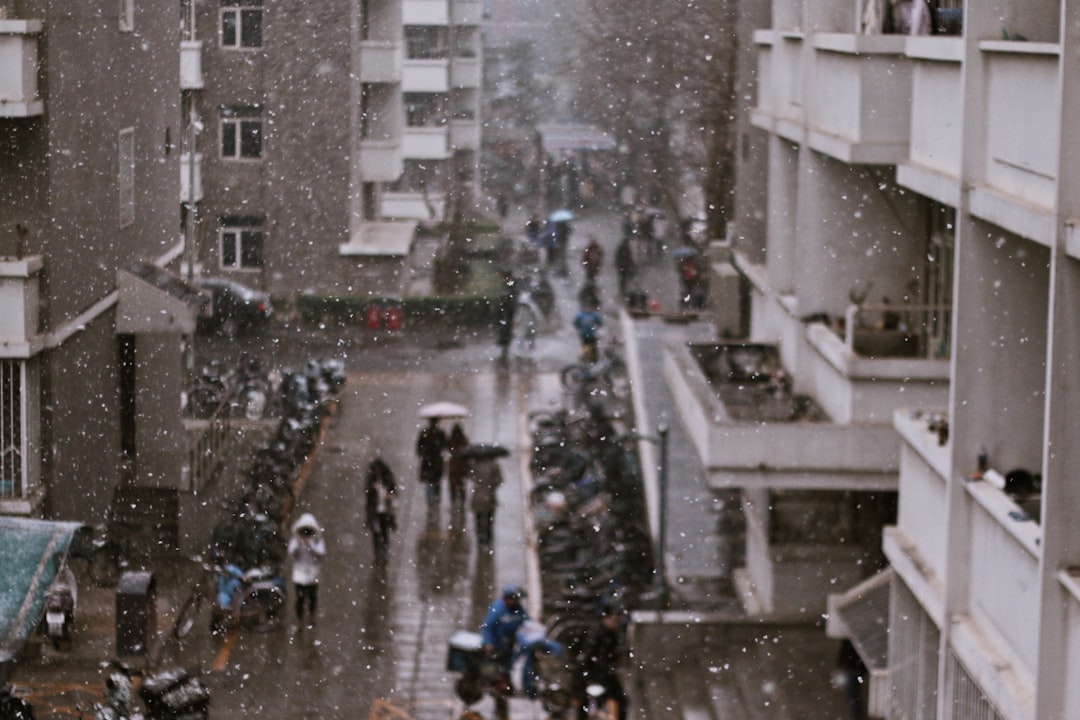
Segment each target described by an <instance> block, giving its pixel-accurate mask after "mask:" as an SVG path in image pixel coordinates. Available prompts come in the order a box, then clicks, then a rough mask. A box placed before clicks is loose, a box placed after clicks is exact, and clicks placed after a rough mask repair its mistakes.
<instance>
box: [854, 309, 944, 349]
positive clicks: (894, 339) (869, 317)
mask: <svg viewBox="0 0 1080 720" xmlns="http://www.w3.org/2000/svg"><path fill="white" fill-rule="evenodd" d="M951 327H952V308H951V307H950V306H948V305H891V304H877V305H849V306H848V309H847V311H846V312H845V313H844V326H843V328H842V332H843V337H844V344H845V345H846V346H847V348H848V350H849V351H851V352H852V353H854V354H856V355H860V356H862V357H873V358H928V359H937V358H945V357H948V356H949V332H950V328H951Z"/></svg>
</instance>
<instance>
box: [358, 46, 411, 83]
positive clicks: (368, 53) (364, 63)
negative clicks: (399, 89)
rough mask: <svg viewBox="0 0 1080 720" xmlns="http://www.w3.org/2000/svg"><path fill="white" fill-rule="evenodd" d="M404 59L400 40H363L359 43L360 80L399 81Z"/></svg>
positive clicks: (368, 81)
mask: <svg viewBox="0 0 1080 720" xmlns="http://www.w3.org/2000/svg"><path fill="white" fill-rule="evenodd" d="M404 60H405V51H404V48H403V46H402V44H401V43H400V42H394V41H393V40H364V41H362V42H361V43H360V82H365V83H397V82H401V79H402V68H403V65H404Z"/></svg>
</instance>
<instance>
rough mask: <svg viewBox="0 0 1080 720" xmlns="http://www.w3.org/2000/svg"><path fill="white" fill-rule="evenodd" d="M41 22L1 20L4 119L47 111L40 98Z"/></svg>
mask: <svg viewBox="0 0 1080 720" xmlns="http://www.w3.org/2000/svg"><path fill="white" fill-rule="evenodd" d="M41 27H42V22H41V21H40V20H0V117H34V116H37V115H41V114H43V113H44V112H45V104H44V102H42V100H41V98H40V97H39V96H38V38H39V36H40V35H41Z"/></svg>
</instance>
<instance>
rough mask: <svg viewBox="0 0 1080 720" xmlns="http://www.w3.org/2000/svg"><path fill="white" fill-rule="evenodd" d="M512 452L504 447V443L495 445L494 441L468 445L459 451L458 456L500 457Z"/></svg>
mask: <svg viewBox="0 0 1080 720" xmlns="http://www.w3.org/2000/svg"><path fill="white" fill-rule="evenodd" d="M509 454H510V451H509V450H507V449H506V448H504V447H503V446H502V445H495V444H494V443H476V444H474V445H466V446H465V447H463V448H462V449H461V450H460V451H459V452H458V456H459V457H463V458H473V459H481V458H500V457H506V456H507V455H509Z"/></svg>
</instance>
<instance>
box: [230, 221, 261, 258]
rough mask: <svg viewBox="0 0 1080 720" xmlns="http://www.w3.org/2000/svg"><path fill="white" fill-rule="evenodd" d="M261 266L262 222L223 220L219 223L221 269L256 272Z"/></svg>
mask: <svg viewBox="0 0 1080 720" xmlns="http://www.w3.org/2000/svg"><path fill="white" fill-rule="evenodd" d="M262 266H263V220H262V218H257V217H233V218H224V219H222V222H221V269H222V270H258V269H259V268H261V267H262Z"/></svg>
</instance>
